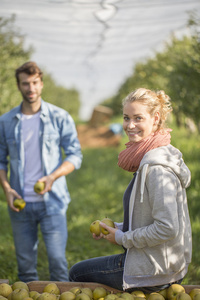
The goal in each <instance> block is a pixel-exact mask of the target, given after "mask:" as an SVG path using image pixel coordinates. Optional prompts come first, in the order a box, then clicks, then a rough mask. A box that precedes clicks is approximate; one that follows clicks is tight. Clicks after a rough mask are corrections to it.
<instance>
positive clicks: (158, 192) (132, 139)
mask: <svg viewBox="0 0 200 300" xmlns="http://www.w3.org/2000/svg"><path fill="white" fill-rule="evenodd" d="M171 110H172V109H171V103H170V99H169V97H168V96H167V95H166V94H165V93H164V92H163V91H159V92H154V91H151V90H147V89H144V88H140V89H137V90H136V91H134V92H132V93H130V94H129V95H128V96H127V97H126V98H125V99H124V101H123V118H124V121H123V129H124V131H125V132H126V134H127V136H128V138H129V142H128V143H127V144H126V149H125V150H123V151H122V152H121V153H120V154H119V161H118V165H119V167H121V168H123V169H124V170H126V171H129V172H132V173H134V176H133V178H132V180H131V182H130V183H129V185H128V187H127V189H126V191H125V193H124V198H123V204H124V221H123V223H115V225H116V227H115V228H111V227H108V226H106V225H105V224H103V223H101V226H103V227H104V228H106V229H107V230H108V231H109V234H108V235H103V234H101V235H100V237H96V236H94V238H95V239H99V238H104V239H106V240H108V241H109V242H111V243H115V244H118V245H122V246H123V248H124V249H125V251H124V253H122V254H118V255H111V256H107V257H99V258H93V259H89V260H86V261H82V262H79V263H77V264H75V265H74V266H73V267H72V268H71V270H70V277H69V278H70V280H71V281H79V282H99V283H103V284H106V285H109V286H111V287H113V288H117V289H119V290H126V291H129V292H130V291H133V290H134V289H140V290H142V291H144V292H147V293H150V292H153V291H159V290H162V289H164V288H167V287H169V286H170V285H171V284H172V283H175V282H176V283H181V281H182V279H183V277H184V276H185V275H186V273H187V270H188V265H189V263H190V261H191V252H192V238H191V225H190V219H189V213H188V207H187V198H186V192H185V189H186V188H187V187H188V186H189V184H190V171H189V169H188V168H187V166H186V165H185V163H184V161H183V159H182V154H181V153H180V151H179V150H178V149H176V148H174V147H173V146H172V145H171V144H170V138H171V136H170V131H171V130H170V129H166V128H165V122H166V119H167V116H168V114H169V113H170V112H171Z"/></svg>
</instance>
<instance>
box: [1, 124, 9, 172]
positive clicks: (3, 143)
mask: <svg viewBox="0 0 200 300" xmlns="http://www.w3.org/2000/svg"><path fill="white" fill-rule="evenodd" d="M7 155H8V150H7V146H6V140H5V135H4V123H3V122H2V121H1V120H0V170H5V171H6V172H7V164H8V160H7Z"/></svg>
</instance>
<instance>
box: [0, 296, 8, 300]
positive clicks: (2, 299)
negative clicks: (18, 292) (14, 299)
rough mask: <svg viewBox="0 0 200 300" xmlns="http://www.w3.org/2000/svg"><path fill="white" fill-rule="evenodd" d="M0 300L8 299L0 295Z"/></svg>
mask: <svg viewBox="0 0 200 300" xmlns="http://www.w3.org/2000/svg"><path fill="white" fill-rule="evenodd" d="M0 300H8V298H6V297H4V296H2V295H0Z"/></svg>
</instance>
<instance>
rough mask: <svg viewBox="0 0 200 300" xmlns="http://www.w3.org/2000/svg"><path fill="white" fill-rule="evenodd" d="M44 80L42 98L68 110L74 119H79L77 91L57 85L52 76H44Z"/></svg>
mask: <svg viewBox="0 0 200 300" xmlns="http://www.w3.org/2000/svg"><path fill="white" fill-rule="evenodd" d="M43 80H44V88H43V92H42V98H43V99H44V100H45V101H47V102H49V103H52V104H54V105H57V106H59V107H61V108H63V109H65V110H67V111H68V112H69V113H70V114H71V115H72V117H73V118H77V116H78V112H79V107H80V102H79V94H78V92H77V91H76V90H75V89H71V90H67V89H66V88H64V87H62V86H60V85H56V84H55V82H54V80H53V78H52V76H51V75H50V74H44V78H43Z"/></svg>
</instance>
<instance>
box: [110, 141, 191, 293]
mask: <svg viewBox="0 0 200 300" xmlns="http://www.w3.org/2000/svg"><path fill="white" fill-rule="evenodd" d="M190 180H191V174H190V171H189V169H188V167H187V166H186V165H185V163H184V161H183V159H182V154H181V152H180V151H179V150H178V149H176V148H175V147H173V146H172V145H168V146H163V147H159V148H156V149H153V150H151V151H149V152H147V153H146V154H145V155H144V157H143V159H142V161H141V163H140V166H139V168H138V170H137V176H136V180H135V183H134V185H133V189H132V193H131V197H130V203H129V231H127V232H125V233H124V232H122V231H121V229H122V225H123V224H122V223H118V224H117V225H118V228H119V230H117V232H116V234H115V240H116V242H117V243H118V244H120V245H123V246H124V247H125V248H126V249H127V254H126V260H125V265H124V277H123V288H124V289H128V288H133V287H147V286H157V285H162V284H166V283H170V282H174V281H176V280H179V279H181V278H183V277H184V276H185V274H186V273H187V270H188V265H189V263H190V262H191V255H192V236H191V224H190V218H189V212H188V206H187V197H186V192H185V189H186V188H187V187H188V186H189V184H190Z"/></svg>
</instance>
